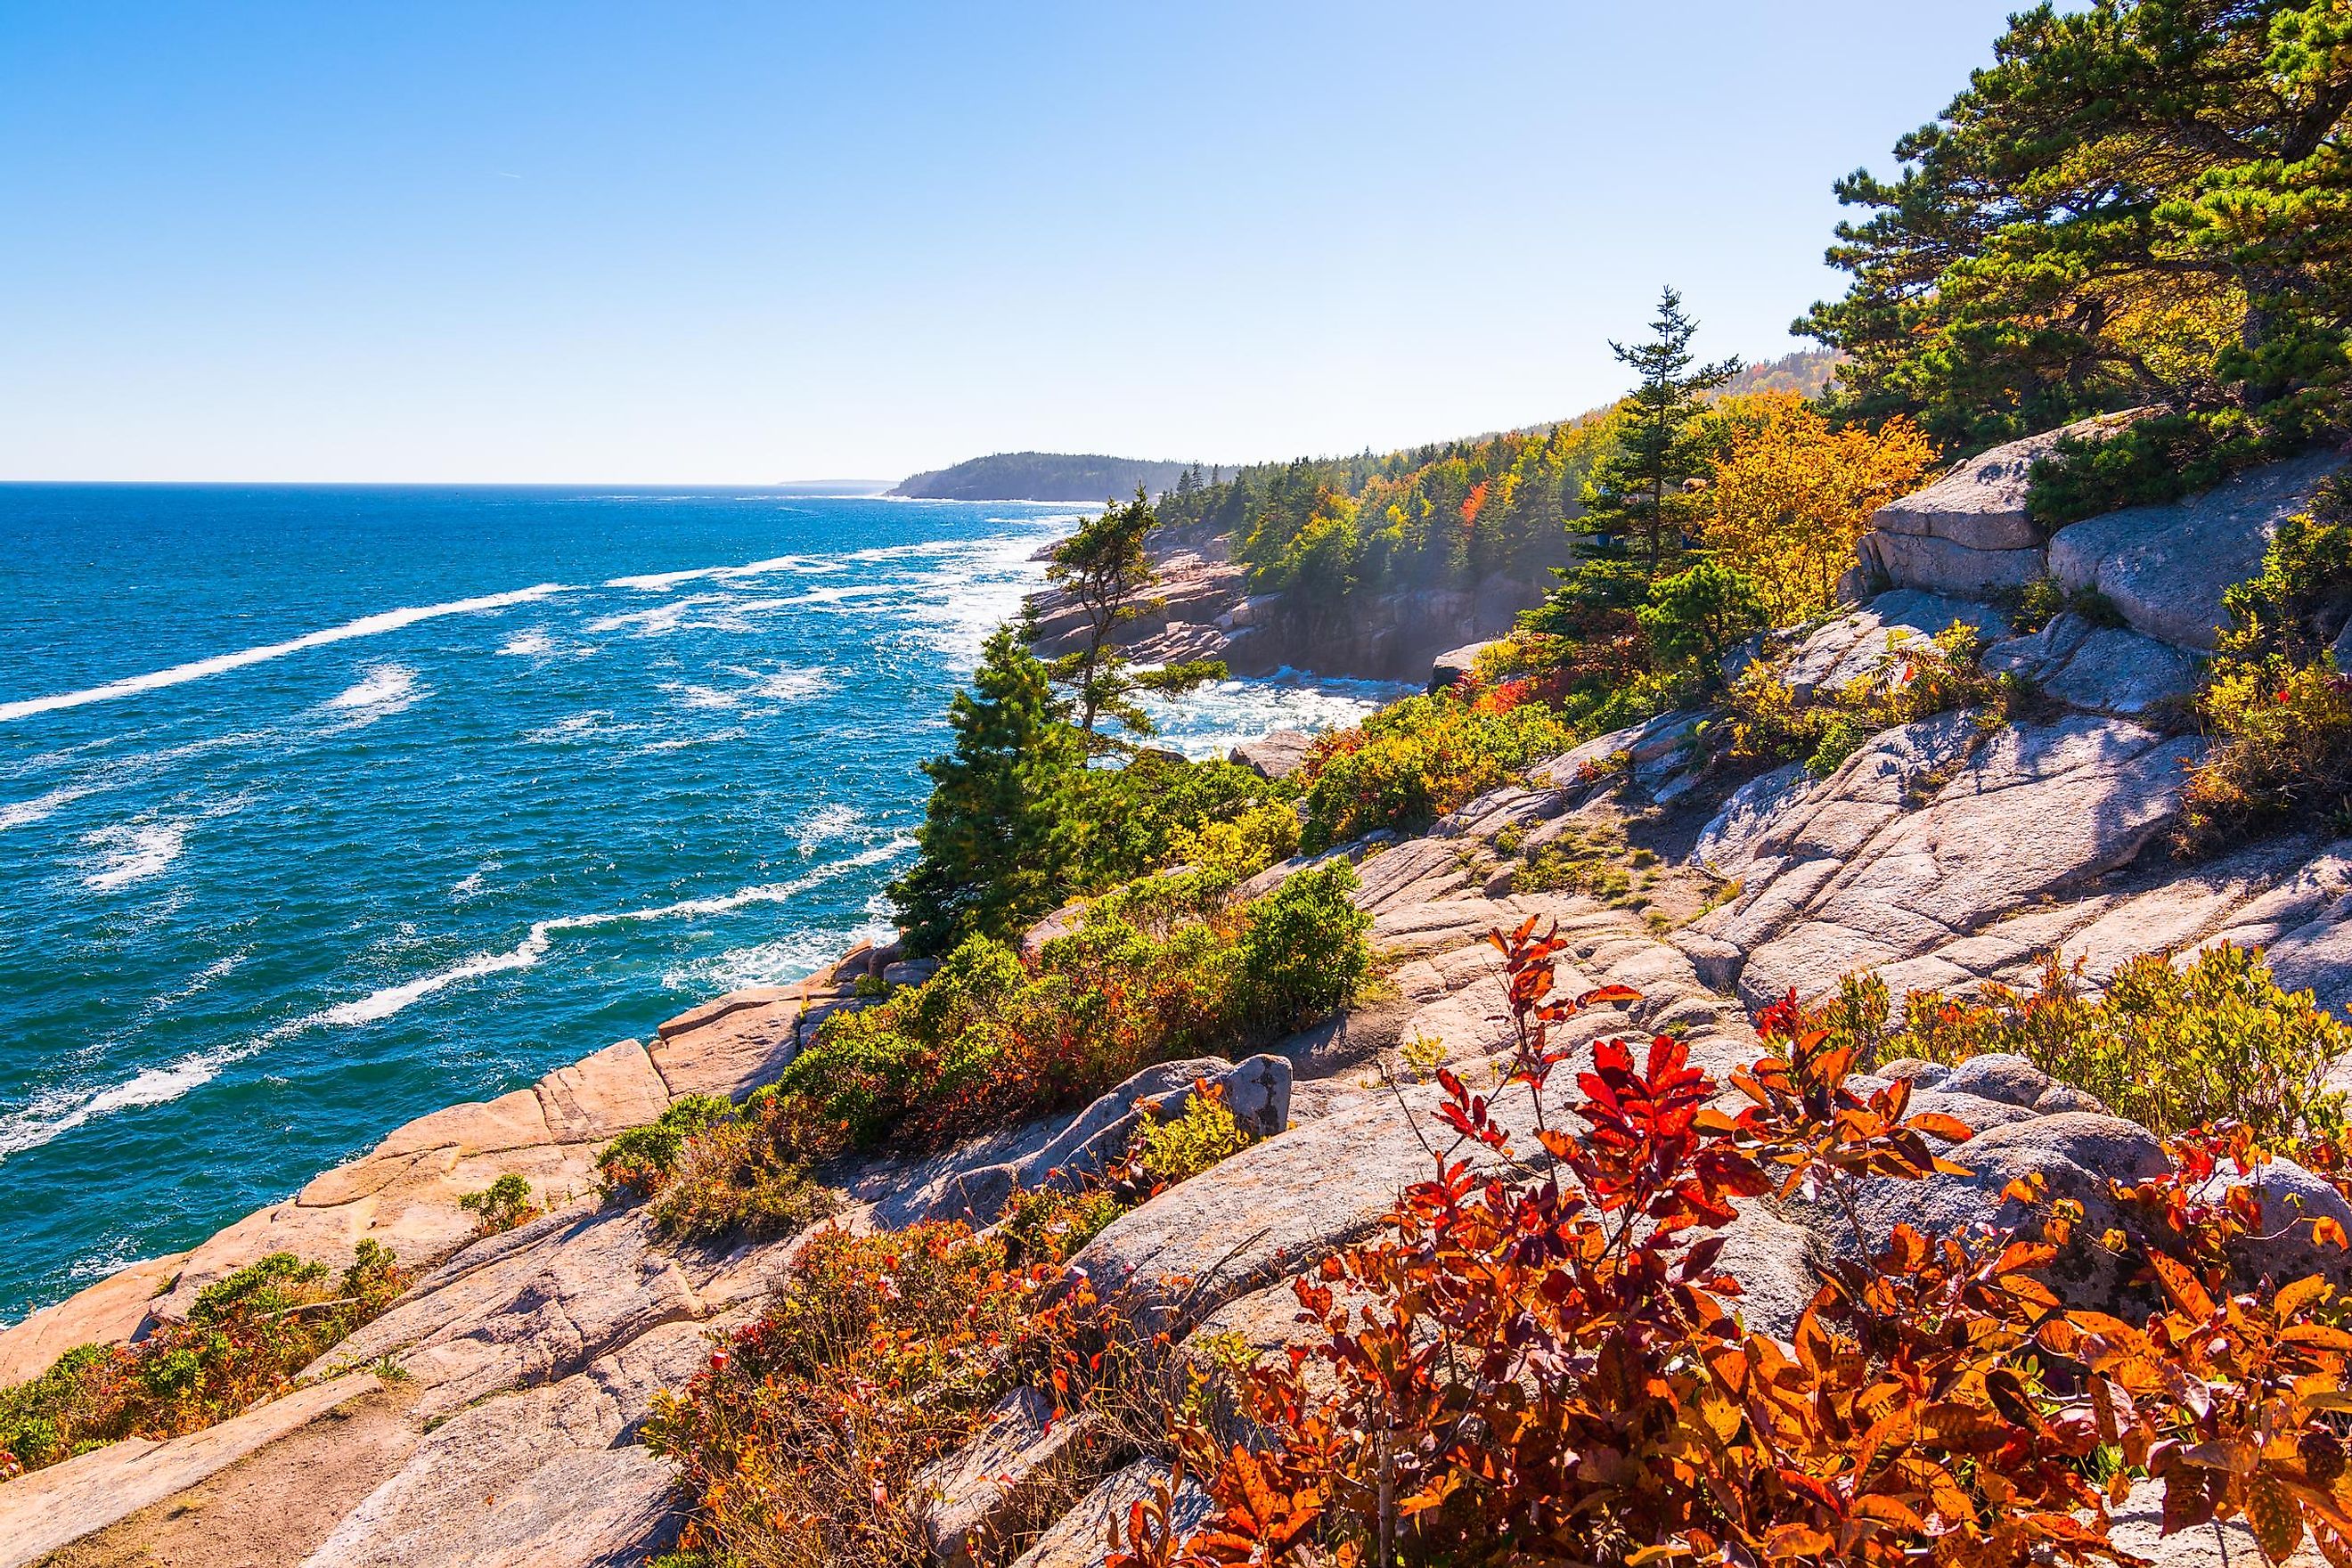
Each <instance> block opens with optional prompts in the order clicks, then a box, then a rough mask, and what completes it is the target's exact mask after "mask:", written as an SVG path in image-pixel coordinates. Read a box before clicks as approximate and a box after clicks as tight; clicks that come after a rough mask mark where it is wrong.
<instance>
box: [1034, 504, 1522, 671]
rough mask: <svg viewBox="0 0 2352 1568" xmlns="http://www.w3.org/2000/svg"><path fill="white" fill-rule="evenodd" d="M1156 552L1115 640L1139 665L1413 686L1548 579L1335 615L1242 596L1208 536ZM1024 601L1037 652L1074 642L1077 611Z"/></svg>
mask: <svg viewBox="0 0 2352 1568" xmlns="http://www.w3.org/2000/svg"><path fill="white" fill-rule="evenodd" d="M1152 556H1153V564H1154V566H1155V567H1156V568H1157V570H1158V572H1159V574H1160V582H1159V584H1158V585H1157V586H1155V587H1154V588H1153V589H1152V592H1151V603H1150V605H1149V606H1148V607H1147V608H1145V610H1144V611H1143V613H1142V614H1140V615H1139V616H1136V617H1135V618H1134V619H1132V620H1130V621H1128V622H1125V623H1123V624H1122V625H1121V626H1119V627H1118V630H1117V632H1115V633H1114V634H1113V641H1114V642H1115V643H1116V644H1117V646H1118V647H1119V649H1120V650H1121V651H1122V652H1124V653H1125V654H1126V655H1127V656H1128V657H1129V658H1131V659H1134V660H1136V661H1137V662H1138V663H1141V664H1172V663H1177V662H1181V661H1183V660H1187V659H1200V658H1215V659H1223V661H1224V662H1225V665H1226V668H1229V669H1231V670H1232V671H1233V673H1234V674H1235V675H1244V676H1255V675H1272V674H1275V673H1276V672H1277V671H1280V670H1285V669H1294V670H1302V671H1310V672H1312V673H1314V674H1318V675H1323V676H1329V677H1333V678H1336V679H1358V680H1394V681H1411V682H1412V683H1414V684H1416V685H1418V684H1420V682H1421V681H1422V680H1423V679H1425V678H1426V677H1427V676H1428V674H1429V669H1430V665H1431V662H1432V660H1433V659H1434V658H1437V657H1438V656H1439V655H1440V654H1441V653H1443V652H1444V651H1445V650H1447V649H1450V648H1455V647H1461V646H1463V645H1464V644H1466V643H1472V642H1475V641H1477V640H1479V639H1481V638H1485V637H1500V636H1501V635H1502V634H1503V633H1505V632H1507V631H1508V630H1510V628H1511V623H1512V622H1513V620H1514V619H1515V618H1516V617H1517V616H1518V613H1519V612H1520V611H1521V610H1525V609H1530V608H1532V607H1533V606H1535V605H1538V604H1539V603H1540V602H1542V598H1543V591H1544V587H1545V586H1546V585H1545V584H1538V583H1528V582H1524V581H1519V580H1517V579H1512V578H1507V577H1492V578H1489V579H1487V580H1486V581H1485V582H1483V583H1480V584H1476V585H1475V586H1473V587H1460V586H1431V587H1423V588H1415V589H1412V590H1411V591H1409V592H1406V593H1402V594H1395V595H1389V596H1387V597H1385V598H1383V599H1381V600H1380V601H1379V602H1378V603H1376V604H1374V605H1370V607H1369V608H1360V609H1358V610H1353V611H1351V612H1350V613H1349V616H1346V617H1345V618H1338V617H1330V616H1318V615H1316V614H1314V613H1312V612H1311V611H1309V610H1307V609H1304V608H1302V607H1300V606H1299V605H1295V604H1294V603H1292V601H1291V596H1290V595H1286V594H1252V593H1251V592H1249V586H1248V582H1247V574H1245V573H1244V571H1243V569H1242V568H1241V567H1239V566H1237V565H1234V564H1233V563H1231V562H1230V561H1229V560H1228V559H1227V557H1226V545H1225V541H1224V540H1223V538H1221V537H1218V536H1216V535H1214V534H1210V533H1204V532H1197V531H1194V532H1176V531H1170V532H1166V533H1163V534H1161V535H1160V536H1158V537H1157V538H1155V540H1154V542H1153V546H1152ZM1030 608H1031V611H1032V613H1033V614H1034V616H1036V619H1037V631H1038V640H1037V643H1036V645H1035V647H1036V652H1037V653H1038V655H1039V656H1040V657H1041V658H1052V657H1054V656H1055V655H1056V654H1061V653H1067V652H1069V651H1070V650H1071V649H1073V648H1075V647H1079V646H1080V645H1081V643H1082V642H1083V639H1084V637H1085V634H1086V616H1085V613H1084V612H1083V611H1081V610H1080V609H1078V608H1077V607H1076V605H1071V604H1070V603H1069V602H1068V600H1067V599H1066V597H1065V596H1064V595H1061V594H1059V593H1056V592H1052V591H1048V592H1046V593H1043V594H1039V595H1036V596H1035V597H1034V599H1032V601H1031V603H1030Z"/></svg>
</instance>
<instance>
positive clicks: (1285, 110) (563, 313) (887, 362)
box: [0, 0, 2008, 483]
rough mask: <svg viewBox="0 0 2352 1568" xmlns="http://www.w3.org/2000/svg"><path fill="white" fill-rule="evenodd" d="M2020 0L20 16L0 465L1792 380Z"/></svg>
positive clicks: (528, 469) (1139, 452)
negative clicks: (1864, 242)
mask: <svg viewBox="0 0 2352 1568" xmlns="http://www.w3.org/2000/svg"><path fill="white" fill-rule="evenodd" d="M2007 8H2008V6H2007V5H2004V4H2002V3H1999V0H1910V3H1907V4H1905V5H1899V6H1896V5H1886V4H1885V0H1790V3H1785V4H1784V3H1773V4H1766V3H1762V0H1756V3H1750V4H1730V3H1726V0H1689V3H1684V4H1669V3H1660V0H1646V3H1618V0H1592V3H1586V4H1550V5H1520V4H1478V3H1471V0H1455V3H1452V4H1446V5H1385V4H1377V3H1370V4H1353V5H1339V4H1330V5H1305V4H1283V3H1279V0H1249V3H1244V4H1236V5H1223V4H1202V5H1181V6H1179V5H1127V4H1118V3H1111V4H1105V3H1104V0H1091V3H1089V4H1086V5H1025V4H1017V3H1013V4H996V5H980V4H965V5H896V4H887V3H882V0H875V3H870V4H831V5H788V4H763V5H705V4H693V3H687V0H661V3H658V4H649V3H646V0H631V3H626V4H565V5H556V4H547V5H522V4H498V3H494V0H463V3H459V4H449V5H437V4H421V3H419V4H356V3H352V4H346V3H344V0H302V3H300V4H288V5H239V4H232V3H227V0H222V3H216V4H195V3H193V0H191V3H189V4H184V5H118V4H108V3H105V0H72V3H70V4H58V3H57V0H41V3H32V0H0V478H9V479H383V480H400V479H418V480H582V481H608V480H624V481H625V480H635V481H639V482H677V483H695V482H712V483H732V482H748V481H762V480H773V479H800V478H847V477H860V478H863V477H877V478H895V477H897V476H898V475H901V474H903V473H906V472H908V471H910V470H912V469H915V468H929V467H934V466H937V465H940V464H942V463H946V462H950V461H952V460H954V459H957V458H964V457H970V456H974V455H977V454H979V453H982V452H987V451H994V450H1002V449H1007V448H1022V447H1043V448H1047V449H1055V450H1066V451H1109V452H1117V453H1123V454H1128V455H1132V456H1146V457H1171V458H1193V457H1198V458H1202V459H1203V460H1208V461H1223V462H1233V461H1236V460H1244V459H1252V458H1275V457H1286V456H1290V455H1293V454H1297V453H1300V452H1328V451H1337V450H1348V449H1354V448H1358V447H1364V446H1368V445H1369V446H1372V447H1383V448H1384V447H1391V446H1397V445H1402V444H1408V443H1411V442H1414V441H1420V440H1425V439H1433V438H1437V437H1445V436H1452V435H1457V434H1466V433H1469V432H1474V431H1478V430H1483V429H1491V428H1496V427H1499V426H1512V425H1521V424H1528V423H1531V422H1534V421H1536V420H1539V419H1544V418H1549V417H1554V416H1559V415H1563V414H1567V413H1572V412H1574V411H1576V410H1579V409H1581V408H1585V407H1588V406H1591V405H1594V404H1597V403H1600V402H1602V401H1605V400H1606V399H1607V398H1609V397H1610V396H1612V395H1614V394H1615V392H1616V391H1617V390H1618V389H1619V385H1620V381H1621V379H1622V378H1621V376H1620V374H1619V373H1618V370H1617V367H1615V366H1614V365H1613V364H1612V363H1611V361H1610V359H1609V355H1608V350H1607V346H1606V342H1605V340H1606V339H1607V338H1609V337H1611V336H1617V337H1627V336H1632V335H1637V334H1638V333H1639V332H1640V331H1641V328H1642V324H1643V321H1645V320H1646V319H1647V317H1648V314H1649V311H1650V306H1651V303H1652V301H1653V300H1654V297H1655V294H1656V291H1657V288H1658V285H1659V284H1660V283H1661V282H1664V281H1671V282H1673V283H1675V284H1676V285H1677V286H1678V287H1680V288H1681V289H1683V291H1684V293H1685V297H1686V299H1687V300H1688V302H1689V305H1690V308H1691V309H1692V310H1694V311H1695V312H1696V314H1697V315H1698V316H1699V317H1700V318H1701V319H1702V320H1703V321H1705V323H1706V331H1705V335H1704V339H1703V342H1702V346H1703V347H1704V348H1705V349H1706V351H1708V352H1709V353H1713V354H1718V355H1720V354H1727V353H1738V354H1743V355H1746V356H1748V357H1749V358H1769V357H1771V356H1773V355H1776V354H1780V353H1785V352H1787V351H1788V350H1789V349H1790V348H1792V347H1796V346H1799V345H1797V344H1795V343H1794V342H1791V341H1790V339H1789V338H1788V337H1787V335H1786V327H1787V324H1788V322H1789V321H1790V318H1791V317H1793V316H1794V315H1795V314H1796V313H1797V312H1798V311H1799V310H1801V308H1802V307H1803V306H1805V305H1806V304H1807V303H1808V302H1809V301H1811V300H1813V299H1815V298H1818V297H1821V296H1822V295H1823V294H1824V293H1826V292H1831V291H1833V289H1834V281H1833V279H1832V275H1831V274H1830V273H1829V272H1828V271H1827V270H1826V269H1825V268H1823V267H1822V262H1821V253H1822V247H1823V245H1824V244H1825V243H1826V241H1827V240H1828V238H1829V235H1830V228H1831V226H1832V224H1833V223H1834V222H1835V220H1836V217H1837V216H1838V209H1837V206H1836V203H1835V202H1834V200H1833V199H1832V197H1831V195H1830V190H1829V187H1830V183H1831V181H1832V179H1833V178H1834V177H1835V176H1837V175H1838V174H1841V173H1843V171H1845V170H1848V169H1851V168H1853V167H1854V166H1855V165H1857V164H1859V163H1871V164H1873V165H1874V166H1875V167H1878V168H1880V169H1882V170H1883V169H1885V168H1886V167H1887V166H1888V164H1889V159H1888V157H1887V152H1888V149H1889V147H1890V146H1891V145H1892V142H1893V140H1894V138H1895V136H1896V135H1897V134H1898V133H1899V132H1902V131H1904V130H1906V129H1908V128H1910V127H1912V126H1914V125H1916V124H1918V123H1919V122H1921V121H1924V120H1926V119H1928V118H1930V117H1931V116H1932V115H1933V114H1934V112H1935V111H1936V110H1937V109H1939V108H1940V107H1941V106H1942V105H1943V103H1944V102H1945V101H1946V100H1948V98H1949V97H1950V95H1951V94H1952V92H1953V91H1954V90H1955V89H1958V88H1959V87H1960V86H1961V85H1963V83H1964V82H1965V80H1966V77H1967V73H1968V71H1969V68H1971V67H1972V66H1975V65H1977V64H1979V63H1982V62H1983V61H1984V60H1986V59H1987V58H1990V43H1991V40H1992V38H1993V37H1994V36H1995V34H1996V33H1997V32H1998V30H1999V28H2000V22H2001V18H2002V16H2003V14H2004V13H2005V11H2006V10H2007Z"/></svg>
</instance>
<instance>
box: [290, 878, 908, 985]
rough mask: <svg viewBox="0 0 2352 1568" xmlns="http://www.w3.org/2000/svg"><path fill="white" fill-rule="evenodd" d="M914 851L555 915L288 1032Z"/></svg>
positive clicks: (792, 893)
mask: <svg viewBox="0 0 2352 1568" xmlns="http://www.w3.org/2000/svg"><path fill="white" fill-rule="evenodd" d="M912 847H914V840H913V839H911V838H910V837H907V836H906V835H904V834H900V835H898V836H897V837H893V838H891V839H889V840H887V842H884V843H881V844H877V845H875V846H873V847H870V848H867V849H865V850H862V851H860V852H859V853H857V854H856V855H852V856H849V857H847V858H845V859H840V860H835V861H832V862H829V863H828V864H826V865H824V866H820V867H817V868H815V869H814V870H812V871H810V872H808V873H807V874H805V875H803V876H801V877H796V878H794V879H792V880H790V881H785V882H763V883H761V884H760V885H759V886H757V887H751V888H741V889H737V890H736V891H734V892H731V893H720V894H717V895H715V896H713V897H710V898H703V899H681V900H677V902H675V903H668V904H657V905H654V906H651V907H649V908H646V909H641V910H609V911H605V912H603V913H597V914H585V915H559V916H557V917H556V918H554V919H553V920H544V921H538V922H536V923H535V924H533V925H532V926H531V928H530V931H528V932H527V933H526V934H525V935H524V937H523V939H522V941H520V942H517V943H516V944H515V945H514V946H513V947H511V948H509V949H507V950H506V951H505V952H481V953H476V954H474V955H473V956H472V957H470V958H467V959H464V960H461V961H460V962H458V963H453V964H451V965H450V966H449V967H447V968H446V969H437V970H435V971H434V972H433V973H430V974H421V975H418V976H417V977H415V979H413V980H405V981H403V982H401V983H400V984H397V985H386V986H383V987H382V988H380V989H378V990H375V991H372V992H370V993H369V994H366V995H365V996H362V997H359V998H356V999H355V1000H352V1001H350V1002H342V1003H338V1004H336V1005H334V1006H331V1007H328V1008H324V1009H322V1010H320V1012H318V1013H315V1014H312V1015H310V1016H309V1017H306V1018H302V1019H298V1020H297V1021H296V1022H295V1023H294V1024H292V1025H290V1026H287V1027H288V1028H289V1030H290V1029H300V1028H309V1027H320V1026H323V1027H336V1028H342V1027H350V1026H355V1025H360V1024H374V1023H381V1022H382V1021H383V1020H384V1019H386V1018H389V1017H391V1016H394V1014H396V1013H400V1012H402V1011H404V1010H405V1009H406V1008H408V1007H410V1006H413V1005H415V1004H416V1003H418V1002H421V1001H423V1000H424V999H425V997H427V996H430V995H432V994H435V993H436V992H438V991H446V990H447V989H448V988H449V987H450V986H452V985H457V984H463V983H464V982H466V981H468V980H479V979H482V978H484V977H485V976H488V975H492V974H504V973H511V972H513V971H516V970H522V969H529V968H531V967H532V966H533V965H535V964H537V963H539V961H540V960H541V959H542V958H544V957H546V956H547V954H548V952H549V950H550V949H551V948H552V947H553V945H554V942H555V939H556V938H557V937H559V936H562V935H565V934H567V933H569V932H572V931H594V930H596V929H598V928H599V927H602V926H609V925H619V924H625V923H634V922H637V921H664V920H677V919H681V918H690V917H693V916H698V915H719V914H726V913H728V912H729V911H730V910H740V909H742V908H743V907H745V906H746V905H750V904H772V903H782V902H784V901H786V900H791V899H795V898H798V897H799V896H800V895H801V894H803V893H805V892H807V891H809V890H810V889H813V888H818V887H822V886H823V885H824V884H825V883H827V882H830V881H832V880H834V879H835V878H838V877H842V876H845V875H847V874H848V873H849V872H851V871H854V870H856V869H858V868H861V867H865V866H873V865H877V864H879V863H880V862H882V861H884V860H887V859H890V858H894V857H896V856H898V855H901V854H904V853H905V852H906V851H907V850H908V849H910V848H912Z"/></svg>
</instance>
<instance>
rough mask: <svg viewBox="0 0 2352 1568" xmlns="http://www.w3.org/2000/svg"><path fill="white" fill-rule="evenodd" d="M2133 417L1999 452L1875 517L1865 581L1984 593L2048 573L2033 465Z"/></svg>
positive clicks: (2046, 435)
mask: <svg viewBox="0 0 2352 1568" xmlns="http://www.w3.org/2000/svg"><path fill="white" fill-rule="evenodd" d="M2132 417H2134V416H2131V415H2103V416H2097V417H2095V418H2091V419H2084V420H2080V421H2077V422H2076V423H2074V424H2073V425H2069V426H2066V427H2065V428H2063V429H2062V430H2049V431H2044V432H2043V433H2042V434H2041V435H2039V436H2029V437H2025V438H2024V439H2023V440H2021V441H2011V442H2009V443H2007V444H2006V445H2004V446H2000V447H1994V448H1992V449H1991V450H1990V451H1989V452H1985V453H1983V454H1981V455H1979V456H1978V457H1975V458H1969V459H1968V460H1967V461H1966V462H1963V463H1961V464H1959V465H1958V467H1956V468H1953V469H1952V471H1951V472H1950V473H1948V474H1946V475H1945V476H1944V477H1943V478H1942V479H1937V481H1936V482H1935V483H1934V484H1932V485H1929V486H1928V487H1927V489H1923V490H1918V491H1916V492H1914V493H1913V494H1911V495H1907V496H1904V497H1902V498H1901V499H1900V500H1893V501H1889V502H1888V503H1887V504H1886V505H1885V506H1883V507H1881V508H1879V510H1877V511H1876V512H1874V513H1873V514H1872V515H1871V520H1870V525H1871V531H1870V532H1868V533H1866V534H1864V536H1863V540H1862V547H1861V550H1860V551H1859V552H1858V553H1859V556H1860V573H1859V574H1858V575H1859V577H1861V578H1863V579H1868V578H1874V577H1883V578H1884V579H1885V580H1886V581H1888V582H1891V583H1894V584H1896V585H1897V586H1900V587H1908V588H1925V589H1927V590H1929V591H1931V592H1934V593H1938V594H1966V595H1985V594H1990V593H1994V592H1998V591H2000V590H2002V589H2008V588H2021V587H2023V586H2025V585H2026V584H2029V583H2032V582H2033V581H2035V580H2036V579H2037V578H2040V577H2042V576H2045V575H2047V574H2048V573H2049V570H2050V567H2049V558H2048V556H2047V554H2046V552H2044V549H2043V532H2042V528H2041V525H2040V524H2038V523H2036V522H2035V521H2034V520H2033V518H2032V514H2031V512H2029V511H2028V510H2027V507H2026V497H2027V494H2028V492H2029V491H2030V490H2031V489H2032V470H2033V465H2034V464H2035V463H2036V462H2038V461H2039V460H2041V459H2042V458H2044V457H2047V456H2048V455H2049V454H2050V452H2051V451H2052V450H2053V448H2055V447H2056V446H2057V444H2058V442H2059V440H2060V439H2061V438H2062V437H2066V436H2093V435H2097V434H2099V433H2100V432H2102V431H2105V430H2112V429H2114V428H2116V427H2117V426H2119V425H2120V424H2122V423H2124V422H2126V421H2127V420H2129V419H2130V418H2132Z"/></svg>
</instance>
